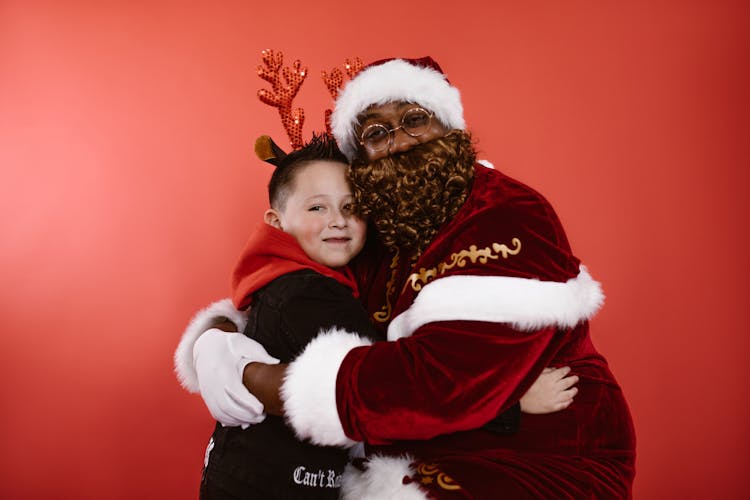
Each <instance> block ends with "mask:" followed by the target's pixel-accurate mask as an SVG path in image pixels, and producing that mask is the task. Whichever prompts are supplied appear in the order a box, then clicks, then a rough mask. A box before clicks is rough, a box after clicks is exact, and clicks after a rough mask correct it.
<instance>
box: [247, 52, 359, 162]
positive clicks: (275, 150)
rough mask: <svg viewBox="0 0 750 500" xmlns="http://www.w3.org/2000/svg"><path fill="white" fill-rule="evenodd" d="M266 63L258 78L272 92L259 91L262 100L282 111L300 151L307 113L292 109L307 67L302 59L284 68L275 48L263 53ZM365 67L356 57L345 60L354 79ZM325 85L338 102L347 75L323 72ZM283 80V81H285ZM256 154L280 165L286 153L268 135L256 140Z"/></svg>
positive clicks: (328, 128) (327, 117)
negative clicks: (267, 83)
mask: <svg viewBox="0 0 750 500" xmlns="http://www.w3.org/2000/svg"><path fill="white" fill-rule="evenodd" d="M261 59H262V62H263V64H262V65H259V66H258V76H260V77H261V78H262V79H263V80H265V81H267V82H269V83H270V84H271V90H268V89H260V90H258V98H259V99H260V100H261V101H262V102H263V103H265V104H268V105H269V106H273V107H275V108H278V110H279V116H280V117H281V123H282V124H283V125H284V129H285V130H286V133H287V136H288V137H289V143H290V145H291V146H292V149H293V150H297V149H300V148H301V147H302V146H303V145H304V143H303V141H302V126H303V125H304V123H305V110H304V109H302V108H294V109H293V108H292V102H293V101H294V98H295V97H296V96H297V93H298V92H299V89H300V87H301V86H302V84H303V83H304V81H305V78H306V77H307V68H306V67H302V63H301V62H300V60H299V59H297V60H295V61H294V62H293V63H292V66H291V67H289V66H286V67H284V66H283V64H284V54H283V53H282V52H281V51H276V52H274V51H273V50H272V49H265V50H263V51H261ZM362 67H363V64H362V61H361V60H360V59H359V58H355V59H354V60H353V61H350V60H349V59H346V60H345V63H344V71H345V73H346V75H347V76H348V77H349V78H350V79H351V78H353V77H354V76H355V75H356V74H357V73H358V72H359V71H360V70H361V69H362ZM321 76H322V78H323V83H324V84H325V86H326V88H327V89H328V92H329V93H330V94H331V97H332V98H333V100H334V101H335V100H336V98H337V97H338V92H339V90H340V89H341V88H342V87H343V85H344V74H343V73H342V71H341V70H340V69H339V68H333V69H332V70H331V72H330V73H327V72H326V71H322V72H321ZM282 77H283V82H282ZM331 114H332V111H331V110H330V109H327V110H326V111H325V126H326V132H327V133H328V134H330V133H331V124H330V116H331ZM255 154H256V155H257V156H258V158H260V159H261V160H263V161H266V162H268V163H271V164H273V165H277V164H278V162H279V160H280V159H281V158H283V157H284V156H286V153H285V152H284V151H283V150H282V149H281V148H280V147H279V146H278V145H277V144H276V143H275V142H274V141H273V140H272V139H271V138H270V137H269V136H267V135H264V136H261V137H259V138H258V139H257V140H256V141H255Z"/></svg>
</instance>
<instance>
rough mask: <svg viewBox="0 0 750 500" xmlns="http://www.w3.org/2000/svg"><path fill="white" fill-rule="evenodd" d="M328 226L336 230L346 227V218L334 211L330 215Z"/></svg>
mask: <svg viewBox="0 0 750 500" xmlns="http://www.w3.org/2000/svg"><path fill="white" fill-rule="evenodd" d="M328 226H329V227H338V228H342V227H346V217H344V214H343V213H341V211H340V210H335V211H334V212H333V213H332V214H331V220H330V221H328Z"/></svg>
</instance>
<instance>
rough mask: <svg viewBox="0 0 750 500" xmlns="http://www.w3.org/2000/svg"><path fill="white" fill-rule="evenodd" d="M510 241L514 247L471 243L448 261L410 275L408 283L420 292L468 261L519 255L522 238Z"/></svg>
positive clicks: (482, 261)
mask: <svg viewBox="0 0 750 500" xmlns="http://www.w3.org/2000/svg"><path fill="white" fill-rule="evenodd" d="M510 241H511V244H512V245H513V248H510V247H508V246H507V245H504V244H501V243H493V244H492V245H491V246H488V247H485V248H477V246H476V245H470V246H469V248H468V249H467V250H461V251H459V252H456V253H453V254H451V256H450V258H449V259H448V261H447V262H441V263H440V264H438V265H437V266H436V267H433V268H430V269H425V268H424V267H422V268H420V269H419V271H417V272H415V273H412V274H411V275H409V278H407V283H409V284H411V287H412V289H413V290H414V291H415V292H418V291H420V290H421V289H422V286H423V285H426V284H427V282H429V281H430V280H433V279H435V278H437V277H438V276H439V275H441V274H445V272H446V271H448V270H450V269H453V268H454V267H464V266H466V264H467V263H468V261H471V263H472V264H476V263H477V262H479V263H480V264H486V263H487V261H488V260H490V259H492V260H497V259H499V258H500V257H502V258H503V259H507V258H508V256H509V255H518V254H519V252H521V240H520V239H518V238H513V239H511V240H510ZM467 259H468V260H467Z"/></svg>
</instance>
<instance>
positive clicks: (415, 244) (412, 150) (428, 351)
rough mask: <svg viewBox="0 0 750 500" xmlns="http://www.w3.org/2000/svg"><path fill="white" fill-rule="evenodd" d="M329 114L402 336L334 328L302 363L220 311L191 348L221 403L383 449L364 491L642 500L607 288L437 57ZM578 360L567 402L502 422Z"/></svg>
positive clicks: (226, 413)
mask: <svg viewBox="0 0 750 500" xmlns="http://www.w3.org/2000/svg"><path fill="white" fill-rule="evenodd" d="M331 118H332V119H331V124H332V130H333V134H334V136H335V137H336V140H337V142H338V144H339V147H340V148H341V150H342V151H343V152H344V154H345V155H346V156H347V157H348V158H349V159H350V160H351V161H352V166H351V171H350V174H351V180H352V183H353V185H354V188H355V195H356V199H357V204H358V206H359V209H360V210H361V211H362V214H363V215H365V216H366V217H368V219H369V221H370V223H371V226H372V227H373V232H372V234H371V237H370V238H369V240H368V245H367V248H366V249H365V250H364V251H363V252H362V254H360V256H359V257H358V258H357V259H356V261H355V262H354V264H353V268H354V271H355V273H356V275H357V277H358V282H359V287H360V291H361V299H362V300H363V302H364V303H365V305H366V307H367V309H368V311H369V312H370V315H371V318H372V319H373V321H374V322H375V324H376V326H377V327H379V328H382V329H384V330H386V331H387V336H388V339H389V340H390V342H380V343H375V344H371V343H370V342H369V341H368V340H366V339H363V338H361V337H359V336H358V335H357V332H346V331H342V330H333V331H329V332H325V333H322V334H321V335H320V336H319V337H318V338H317V339H315V340H313V341H312V342H311V343H310V344H309V345H308V346H307V348H306V349H305V350H304V351H303V353H302V354H301V355H300V356H299V357H298V358H297V359H296V360H295V361H293V362H292V363H290V364H288V365H287V364H277V365H269V364H263V363H258V362H254V361H255V360H257V359H267V358H262V354H263V353H261V355H258V354H257V353H258V352H259V351H260V348H259V346H258V345H254V344H253V343H252V341H251V340H249V339H244V338H243V339H242V340H241V341H238V340H237V339H236V337H243V336H236V334H231V333H224V332H222V331H220V330H217V329H209V328H210V327H211V326H212V321H214V318H216V317H219V316H224V317H228V318H230V319H231V318H236V319H235V323H237V322H241V321H242V319H241V315H238V312H237V311H235V310H233V308H231V307H229V305H228V304H227V303H221V304H217V305H214V306H212V307H211V308H209V309H207V310H206V311H204V312H202V313H201V314H199V316H198V317H197V318H196V320H195V321H194V322H193V324H192V325H191V327H190V328H189V329H188V331H187V332H186V334H185V335H184V337H183V340H182V341H181V345H180V347H179V348H178V353H177V357H178V358H179V359H181V360H182V367H181V368H180V372H181V373H182V374H183V377H187V378H193V377H194V384H195V385H197V386H199V387H200V390H201V393H202V396H203V397H204V400H205V401H206V403H207V405H208V407H209V409H210V410H211V412H212V414H213V415H214V416H215V417H216V418H217V420H219V421H221V422H222V423H225V424H227V425H245V424H249V423H253V422H257V421H258V420H259V419H262V418H263V417H262V412H263V409H265V411H267V412H269V413H282V414H284V415H285V416H286V419H287V422H288V424H289V425H290V426H292V427H293V428H294V430H295V431H296V433H297V435H298V436H299V437H300V438H303V439H309V440H310V441H312V442H314V443H317V444H320V445H338V446H351V445H353V444H354V443H355V442H364V443H366V452H367V458H366V459H365V460H363V461H357V462H355V464H354V465H353V466H351V467H350V469H349V471H348V473H347V476H346V478H345V480H344V486H343V492H344V495H345V496H347V497H348V498H478V499H483V498H629V497H630V496H631V486H632V481H633V476H634V461H635V435H634V430H633V425H632V421H631V417H630V413H629V410H628V407H627V404H626V402H625V399H624V397H623V394H622V391H621V390H620V387H619V386H618V384H617V382H616V381H615V379H614V377H613V375H612V373H611V372H610V370H609V368H608V367H607V363H606V360H605V359H604V357H602V356H601V355H600V354H599V353H598V352H597V351H596V349H595V348H594V346H593V344H592V342H591V339H590V337H589V323H588V320H589V319H590V318H591V317H592V316H593V315H594V314H595V313H596V311H597V310H598V309H599V307H600V306H601V303H602V301H603V295H602V292H601V289H600V287H599V284H598V283H597V282H596V281H594V280H593V279H592V278H591V276H590V275H589V273H588V272H587V270H586V268H585V267H584V266H583V265H581V263H580V261H579V260H578V259H577V258H576V257H575V256H574V255H573V253H572V251H571V249H570V246H569V244H568V241H567V238H566V236H565V232H564V231H563V228H562V226H561V224H560V221H559V220H558V218H557V216H556V215H555V212H554V210H553V209H552V207H551V206H550V204H549V203H548V202H547V201H546V200H545V199H544V198H543V197H542V196H541V195H540V194H538V193H537V192H535V191H534V190H532V189H531V188H529V187H527V186H525V185H524V184H522V183H520V182H518V181H516V180H514V179H512V178H510V177H508V176H506V175H504V174H502V173H500V172H499V171H497V170H494V169H492V168H488V167H487V166H484V165H482V164H480V163H478V162H477V161H476V155H475V151H474V148H473V146H472V143H471V138H470V136H469V135H468V134H467V133H466V132H465V123H464V119H463V108H462V104H461V99H460V94H459V92H458V90H457V89H456V88H455V87H453V86H452V85H451V84H450V82H449V81H448V80H447V79H446V77H445V75H444V74H443V73H442V71H441V70H440V68H439V67H438V66H437V64H436V63H435V62H434V61H433V60H432V59H430V58H422V59H417V60H405V59H391V60H385V61H378V62H376V63H373V64H371V65H370V66H368V67H366V68H365V69H364V70H362V71H361V72H360V73H358V74H357V75H356V76H355V77H354V78H353V79H352V80H351V81H349V82H348V84H347V85H346V86H345V88H344V89H343V90H342V92H341V93H340V94H339V97H338V99H337V101H336V106H335V109H334V112H333V115H332V117H331ZM204 330H207V331H206V332H205V333H204ZM233 335H234V336H235V337H231V336H233ZM196 339H197V341H196ZM230 339H231V340H230ZM191 355H192V357H191ZM564 365H568V366H571V367H572V369H573V373H575V374H576V375H578V376H579V377H580V382H579V384H578V388H579V393H578V395H577V397H576V399H575V401H574V402H573V404H572V405H570V406H569V407H568V408H567V409H565V410H563V411H560V412H557V413H551V414H546V415H523V416H522V418H521V423H520V429H519V430H518V432H516V433H514V434H508V433H507V432H493V430H492V429H491V428H488V427H487V426H486V425H485V424H487V423H488V422H490V421H491V420H493V419H494V418H495V417H496V416H497V415H499V414H501V413H502V412H503V411H505V410H507V409H508V408H510V407H511V406H513V405H514V404H515V403H516V402H517V401H518V399H519V398H520V396H521V395H522V394H523V393H524V392H525V391H526V390H527V389H528V388H529V386H530V385H531V384H532V383H533V381H534V380H535V379H536V377H537V376H538V375H539V374H540V373H541V371H542V370H543V369H544V368H545V367H547V366H564ZM241 378H242V380H240V379H241ZM241 382H244V385H245V387H247V388H249V389H250V390H251V391H253V393H254V394H255V396H257V398H256V397H254V396H253V395H251V394H250V393H249V392H248V391H246V390H244V389H243V387H242V385H241Z"/></svg>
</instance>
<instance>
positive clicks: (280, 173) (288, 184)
mask: <svg viewBox="0 0 750 500" xmlns="http://www.w3.org/2000/svg"><path fill="white" fill-rule="evenodd" d="M314 161H334V162H340V163H343V164H345V165H348V164H349V161H348V160H347V159H346V156H344V154H343V153H342V152H341V151H340V150H339V148H338V146H337V145H336V141H335V140H334V138H333V137H332V136H330V135H328V134H320V135H318V134H313V136H312V139H310V142H308V143H307V144H305V145H304V146H303V147H302V148H300V149H297V150H296V151H292V152H291V153H289V154H288V155H286V156H285V157H284V158H282V159H281V160H279V163H278V166H277V167H276V170H274V172H273V174H272V175H271V180H270V181H269V182H268V201H269V203H270V204H271V208H274V209H276V210H284V206H285V205H286V200H287V198H288V196H289V192H290V190H291V188H292V185H293V184H294V178H295V176H296V175H297V171H299V169H300V168H301V167H304V166H305V165H307V164H308V163H311V162H314Z"/></svg>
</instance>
